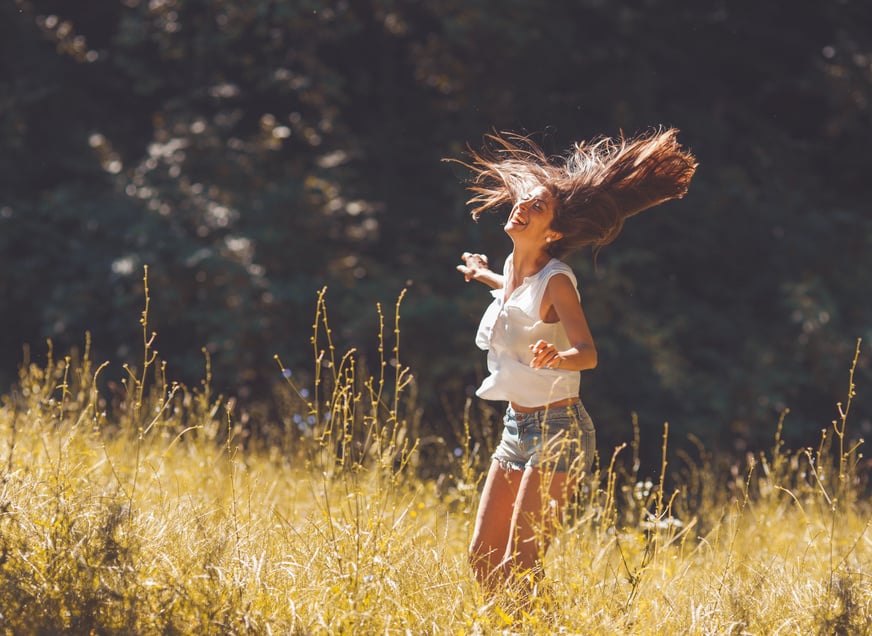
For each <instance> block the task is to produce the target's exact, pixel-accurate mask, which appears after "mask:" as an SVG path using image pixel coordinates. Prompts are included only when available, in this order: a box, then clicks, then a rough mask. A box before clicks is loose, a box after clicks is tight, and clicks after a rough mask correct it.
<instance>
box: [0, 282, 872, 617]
mask: <svg viewBox="0 0 872 636" xmlns="http://www.w3.org/2000/svg"><path fill="white" fill-rule="evenodd" d="M146 282H147V279H146ZM146 290H147V288H146ZM147 296H148V291H146V308H145V310H144V312H143V317H142V327H143V342H142V355H141V360H140V361H139V362H138V363H137V364H136V365H133V366H129V367H125V373H126V379H125V381H124V382H122V383H121V385H120V386H118V387H115V389H114V390H112V391H109V390H101V389H99V388H98V387H100V386H101V385H102V384H103V383H102V382H101V381H100V378H101V374H103V373H105V365H99V366H97V365H95V363H94V361H92V360H91V359H90V353H89V347H88V346H87V342H86V346H85V347H84V351H83V353H82V354H81V355H80V356H75V355H69V356H65V357H63V358H62V359H55V357H54V354H53V352H52V350H51V347H50V346H49V349H48V354H47V362H45V363H44V364H40V365H37V364H35V363H32V362H31V361H29V360H25V362H24V364H23V365H22V367H21V371H20V377H19V382H18V384H17V386H16V388H15V389H14V390H13V391H12V392H11V393H10V394H9V395H6V396H4V397H3V398H2V406H0V631H2V633H6V634H88V633H94V634H237V633H239V634H242V633H245V634H251V633H254V634H344V633H345V634H351V633H354V634H406V633H409V634H469V633H481V634H490V633H518V634H552V633H571V634H624V633H626V634H870V633H872V628H870V622H872V610H870V607H872V570H870V568H869V563H870V562H872V533H870V532H869V528H868V526H869V523H870V519H872V511H870V507H869V506H868V504H867V502H866V501H864V500H863V499H862V498H861V497H860V496H859V493H860V492H861V490H860V488H861V483H860V475H859V474H858V462H859V460H860V444H861V442H859V441H857V440H854V438H853V436H852V435H851V434H850V430H849V424H850V423H849V419H848V415H849V411H850V405H851V401H852V399H853V397H854V392H855V387H854V386H853V371H852V373H851V376H850V378H849V389H848V392H847V397H846V400H845V402H844V403H843V404H841V405H838V411H839V413H838V417H837V419H836V420H835V422H833V423H832V424H831V425H829V426H828V427H827V428H826V430H825V431H824V433H823V435H822V439H821V443H820V445H819V446H818V447H817V448H814V449H799V450H795V451H791V450H787V449H785V448H784V447H783V444H782V443H781V430H782V427H783V426H786V425H788V424H789V419H786V418H783V419H782V420H781V421H779V422H777V423H773V429H774V430H773V438H774V442H773V447H772V449H771V451H770V452H768V453H763V454H759V455H756V456H751V457H748V458H746V460H745V461H744V462H742V463H741V464H738V463H737V464H736V465H734V466H733V467H732V471H726V472H724V471H722V470H720V469H719V468H718V467H716V463H717V462H715V461H714V458H712V457H711V456H710V455H708V454H707V453H706V452H705V450H704V449H700V452H699V454H698V456H697V457H695V458H691V457H690V456H689V455H684V456H683V459H682V461H681V462H680V465H674V466H673V465H669V464H668V463H667V449H668V444H669V437H668V426H664V431H663V436H662V447H663V461H662V464H661V468H660V471H659V473H658V474H656V475H653V476H646V475H640V474H638V461H633V460H634V459H635V458H636V457H637V456H638V448H639V444H640V440H639V435H638V428H637V429H636V430H637V434H636V435H635V436H634V439H633V440H630V441H629V442H628V444H626V445H624V446H622V447H620V448H618V449H615V450H614V451H613V452H607V449H600V452H601V457H600V458H599V459H598V461H597V463H596V465H595V471H594V474H593V475H591V476H590V477H589V478H588V479H587V480H586V481H585V482H584V484H583V485H582V487H581V488H580V489H579V494H578V498H577V501H576V502H575V503H574V505H573V506H572V507H571V509H570V511H569V514H568V515H567V517H566V519H565V520H564V523H563V526H562V527H561V528H560V529H559V532H558V533H557V536H556V538H555V541H554V543H553V544H552V547H551V549H550V551H549V553H548V555H547V557H546V571H547V576H546V579H545V585H544V586H542V587H541V588H539V589H538V590H537V593H536V597H535V598H534V601H535V602H534V603H532V604H530V605H526V606H525V607H524V608H523V609H520V608H519V607H516V606H513V599H512V598H511V596H509V595H506V596H501V597H498V598H497V599H495V600H491V599H488V598H485V597H484V596H483V595H482V594H481V592H480V590H479V589H478V586H477V585H476V583H475V581H474V579H473V578H472V575H471V572H470V570H469V568H468V565H467V558H466V549H467V545H468V541H469V535H470V532H471V524H472V518H473V515H474V512H475V507H476V504H477V497H478V490H479V486H480V483H479V479H480V468H481V466H482V465H484V463H485V461H486V459H487V458H486V455H487V453H486V452H485V450H484V446H486V445H487V444H484V445H482V443H481V442H482V440H476V439H472V438H473V436H472V435H471V434H470V433H469V431H470V430H474V429H475V428H476V426H477V424H478V423H476V422H472V421H471V418H472V417H473V416H472V415H471V413H472V409H470V408H469V404H467V405H465V406H464V405H460V404H458V405H457V411H458V419H459V420H462V425H461V430H463V431H465V438H466V443H465V445H464V448H463V449H461V452H460V453H459V456H455V454H454V453H452V452H450V451H449V450H448V449H445V450H444V453H443V456H444V458H445V469H444V470H443V471H442V472H443V474H442V475H441V477H440V478H438V479H436V478H426V479H425V478H423V477H421V476H420V475H422V474H424V471H422V470H421V469H422V466H421V465H420V463H421V462H423V461H425V460H426V459H427V458H429V457H432V453H431V452H430V450H429V449H424V448H422V444H423V443H424V442H426V441H427V440H430V441H432V440H433V439H434V436H433V435H431V434H430V432H429V431H428V423H427V422H426V421H422V420H421V417H420V414H419V413H418V412H417V410H416V409H415V404H414V387H415V380H414V377H413V376H412V374H411V371H410V370H409V369H408V368H406V367H405V366H404V365H403V364H402V362H401V357H400V347H399V337H400V324H399V314H400V302H401V301H402V296H401V297H400V299H399V301H398V302H397V306H396V311H395V314H394V320H393V329H392V330H391V331H390V332H389V336H390V337H386V336H385V331H386V330H385V327H384V317H383V316H382V310H381V307H378V308H377V311H378V315H379V319H380V321H381V324H382V328H381V329H380V330H379V334H378V336H377V337H378V339H379V356H380V358H379V360H377V361H376V364H375V366H374V372H372V373H370V372H369V371H368V370H367V369H366V368H365V367H364V365H363V363H362V361H361V360H360V359H359V357H358V356H357V355H356V352H354V351H348V352H343V353H341V354H340V352H337V351H336V350H335V348H334V345H333V341H332V336H331V331H330V327H329V321H328V319H327V311H326V301H325V295H324V292H322V293H321V294H320V295H319V297H318V304H317V311H316V317H315V322H314V325H313V334H312V338H311V343H312V348H313V357H314V360H315V366H314V368H313V371H312V373H311V376H310V378H309V379H308V380H307V381H306V382H305V383H304V382H302V381H299V382H298V381H297V380H296V379H295V377H294V375H292V374H291V373H290V372H288V371H286V370H285V369H284V368H283V365H282V363H281V361H280V360H277V362H278V371H277V373H283V374H284V375H285V378H286V380H287V383H286V385H285V388H284V389H282V391H281V392H280V397H281V399H282V400H283V403H284V406H285V408H284V410H285V415H284V418H283V419H282V421H281V422H273V423H270V424H272V430H275V431H280V432H278V433H274V434H272V435H265V436H263V437H262V438H252V437H245V436H244V435H243V433H244V432H245V430H246V429H247V427H248V426H249V425H251V424H252V422H250V421H249V422H247V423H246V422H245V417H246V415H245V414H241V413H236V412H235V410H236V409H235V407H234V405H233V401H232V399H225V398H223V397H222V396H216V395H214V394H213V393H212V390H211V388H210V381H209V370H208V369H209V361H208V356H204V358H205V373H204V375H205V379H204V381H203V383H202V385H201V386H199V387H195V388H189V387H186V386H182V385H180V384H176V383H172V382H170V381H168V380H167V369H166V365H165V364H164V363H162V362H161V361H160V359H159V358H158V356H157V353H156V351H155V350H154V335H153V334H150V333H149V332H148V298H147ZM410 346H413V345H410ZM859 351H860V345H859V343H858V346H857V355H859ZM856 364H857V357H855V359H854V364H853V365H852V369H853V368H854V367H855V366H856ZM304 384H305V386H304ZM788 417H789V416H788ZM258 424H259V425H260V426H258V427H257V428H256V429H255V430H270V429H269V427H267V426H266V424H268V423H266V422H260V423H258ZM425 450H426V452H425ZM627 455H629V457H627ZM667 484H673V486H667ZM667 488H669V489H670V490H667Z"/></svg>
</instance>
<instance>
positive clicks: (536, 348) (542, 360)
mask: <svg viewBox="0 0 872 636" xmlns="http://www.w3.org/2000/svg"><path fill="white" fill-rule="evenodd" d="M542 306H543V307H548V310H547V312H546V316H545V317H546V318H547V320H548V321H549V322H554V321H555V320H559V321H560V322H561V323H563V328H564V329H565V330H566V335H567V337H568V338H569V342H570V343H571V345H572V346H571V347H570V348H569V349H566V350H564V351H558V350H557V347H555V346H554V345H553V344H552V343H550V342H545V341H544V340H539V341H538V342H537V343H536V344H533V345H530V349H531V350H532V351H533V360H532V361H531V362H530V366H532V367H533V368H536V369H541V368H542V367H546V368H552V369H564V370H567V371H585V370H587V369H593V368H594V367H595V366H596V364H597V353H596V347H595V346H594V342H593V336H592V335H591V333H590V327H589V326H588V324H587V318H585V316H584V310H583V309H582V307H581V302H580V301H579V299H578V292H576V290H575V285H573V283H572V281H571V280H570V279H569V277H568V276H566V275H565V274H555V275H554V276H552V277H551V278H550V279H549V281H548V285H547V287H546V288H545V295H544V297H543V298H542Z"/></svg>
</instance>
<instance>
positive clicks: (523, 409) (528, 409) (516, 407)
mask: <svg viewBox="0 0 872 636" xmlns="http://www.w3.org/2000/svg"><path fill="white" fill-rule="evenodd" d="M579 402H581V398H577V397H572V398H566V399H565V400H558V401H557V402H551V403H549V404H543V405H542V406H521V405H520V404H515V403H514V402H509V405H510V406H511V407H512V410H513V411H514V412H515V413H535V412H536V411H544V410H545V409H556V408H561V407H565V406H572V405H573V404H578V403H579Z"/></svg>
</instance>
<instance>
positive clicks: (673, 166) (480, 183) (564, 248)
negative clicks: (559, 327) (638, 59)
mask: <svg viewBox="0 0 872 636" xmlns="http://www.w3.org/2000/svg"><path fill="white" fill-rule="evenodd" d="M677 134H678V130H677V129H675V128H668V129H666V130H663V129H657V130H653V131H650V132H648V133H644V134H641V135H638V136H636V137H633V138H631V139H626V138H624V136H623V134H622V135H621V136H620V137H619V138H618V139H611V138H608V137H598V138H596V139H594V140H592V141H589V142H579V143H577V144H575V146H574V147H573V148H572V149H571V150H570V151H569V152H568V153H567V154H566V155H565V156H562V157H548V156H547V155H546V154H545V152H544V151H543V150H542V148H541V147H540V146H539V145H537V144H536V143H535V142H534V141H533V140H531V139H530V138H529V137H525V136H522V135H518V134H515V133H494V134H490V135H486V136H485V143H484V146H483V148H482V149H481V150H480V151H476V150H473V149H471V148H469V154H470V156H471V161H469V162H463V161H458V163H461V164H462V165H464V166H466V167H467V168H469V169H470V170H471V171H472V178H471V181H470V184H469V186H468V189H469V190H470V192H472V193H473V196H472V198H470V199H469V201H467V203H468V204H469V205H471V206H472V209H471V214H472V216H473V218H475V219H478V217H479V216H480V215H481V213H482V212H484V211H496V210H498V209H500V208H502V207H503V206H504V205H506V204H508V205H512V204H513V203H514V202H515V201H516V200H517V199H518V198H519V197H521V196H523V195H524V194H525V193H526V192H528V191H529V190H530V189H531V188H533V187H535V186H538V185H542V186H544V187H545V188H547V189H548V191H549V192H550V193H551V195H552V197H553V198H554V201H555V206H554V219H553V221H552V222H551V229H553V230H554V231H555V232H559V233H560V234H562V235H563V236H562V238H561V239H560V240H559V241H554V242H552V243H549V245H548V248H547V249H548V252H549V254H551V255H552V256H554V257H557V258H560V257H562V256H564V255H565V254H567V253H568V252H569V251H570V250H572V249H575V248H578V247H583V246H587V245H590V246H592V247H593V249H594V253H596V252H598V251H599V250H600V249H601V248H602V247H603V246H605V245H608V244H609V243H611V242H612V241H614V240H615V239H616V238H617V236H618V234H620V232H621V229H622V228H623V226H624V221H625V220H626V219H627V218H629V217H631V216H633V215H634V214H638V213H639V212H641V211H642V210H646V209H648V208H650V207H653V206H655V205H658V204H660V203H663V202H664V201H668V200H670V199H676V198H681V197H683V196H684V195H685V194H686V193H687V188H688V186H689V185H690V180H691V178H692V177H693V174H694V172H695V171H696V166H697V162H696V158H695V157H694V156H693V155H692V154H691V153H690V152H688V151H687V150H685V149H683V148H682V147H681V145H680V144H679V143H678V141H676V139H675V137H676V135H677ZM455 161H456V160H455Z"/></svg>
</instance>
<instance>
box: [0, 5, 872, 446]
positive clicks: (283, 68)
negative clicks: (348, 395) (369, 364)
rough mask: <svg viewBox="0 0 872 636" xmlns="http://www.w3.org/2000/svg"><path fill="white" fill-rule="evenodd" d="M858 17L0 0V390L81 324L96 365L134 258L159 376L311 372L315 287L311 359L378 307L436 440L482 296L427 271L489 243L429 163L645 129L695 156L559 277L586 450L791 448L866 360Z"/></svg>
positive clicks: (500, 241) (446, 271)
mask: <svg viewBox="0 0 872 636" xmlns="http://www.w3.org/2000/svg"><path fill="white" fill-rule="evenodd" d="M870 19H872V9H870V5H869V4H868V3H867V2H864V1H863V0H840V1H834V2H827V3H805V4H797V3H784V2H775V3H760V2H749V1H748V0H743V1H741V2H738V3H735V2H734V3H725V2H720V1H716V0H710V1H707V2H701V3H687V2H679V1H677V0H663V1H659V2H650V1H627V2H620V3H606V2H602V1H601V0H585V1H582V2H576V3H563V2H545V3H537V2H525V1H523V0H513V1H511V2H506V1H499V2H498V1H496V0H464V1H463V2H460V1H455V0H448V1H446V2H439V3H422V2H414V1H412V0H361V1H359V2H358V1H356V0H355V1H354V2H349V1H347V0H329V1H319V2H314V1H307V0H295V1H293V2H279V1H276V0H249V1H248V2H242V3H240V2H230V1H229V0H228V1H225V0H148V1H145V0H113V1H110V2H105V1H104V2H96V1H95V0H88V1H81V2H76V3H69V2H64V1H61V0H15V2H12V3H5V4H3V5H2V6H0V32H2V35H3V36H4V37H3V38H2V40H0V47H2V48H3V55H2V57H0V68H2V79H0V82H2V87H3V90H2V95H3V98H2V111H0V112H2V114H3V117H2V119H0V126H2V132H3V134H2V135H0V145H2V150H3V152H2V153H0V180H2V181H0V183H2V192H3V200H2V201H0V253H2V254H3V258H4V260H5V262H4V265H5V266H4V267H3V268H2V273H0V303H2V305H0V315H2V320H3V330H2V335H0V354H2V356H3V363H2V371H0V373H2V374H3V378H4V379H5V382H4V384H7V383H8V382H11V380H12V378H13V377H14V372H15V366H16V364H17V363H18V361H19V360H20V357H21V346H22V344H23V343H31V344H32V345H37V346H38V345H40V343H41V342H42V341H43V340H44V339H46V338H51V339H53V340H54V341H55V343H56V344H60V345H67V346H72V345H75V344H76V343H77V342H79V341H80V340H81V338H82V334H83V333H84V332H85V331H91V332H92V333H93V341H94V346H95V347H96V349H97V350H98V352H102V354H103V355H104V356H106V357H107V358H113V357H115V356H120V357H122V358H126V357H128V356H129V352H130V350H131V348H132V347H135V346H136V338H137V329H138V322H137V317H138V313H139V311H140V310H141V302H142V289H141V286H142V267H143V265H146V264H147V265H148V266H149V271H150V285H151V288H152V296H153V301H154V306H153V307H152V319H153V322H154V327H155V330H156V331H157V332H158V334H159V337H158V345H159V349H160V350H161V351H162V352H163V353H164V354H165V356H166V357H167V358H168V359H169V362H170V365H171V368H172V369H173V370H174V372H175V373H176V374H178V375H179V376H180V377H182V378H183V379H187V380H189V381H195V379H196V378H197V377H199V376H200V375H201V374H202V366H203V356H202V352H201V348H202V347H205V348H207V349H208V351H209V352H210V354H211V357H212V364H213V372H214V377H215V381H216V383H217V384H218V385H219V386H222V387H223V388H224V389H225V390H227V391H232V392H234V394H237V395H239V396H240V397H241V398H243V399H245V400H251V401H256V400H264V399H268V398H269V395H270V387H271V386H272V384H273V383H274V382H275V380H276V378H275V376H276V373H277V369H276V368H275V363H274V361H273V355H274V354H279V355H280V356H281V357H282V359H283V360H284V361H285V362H286V364H288V365H289V366H293V367H295V368H296V367H301V368H305V367H306V366H310V365H311V346H310V345H309V336H310V334H311V322H312V316H313V311H314V306H315V298H316V293H317V291H318V290H319V289H321V288H322V287H323V286H325V285H326V286H327V287H328V290H329V292H328V295H327V298H328V306H329V307H330V309H331V313H332V315H331V319H332V321H333V323H334V325H335V326H337V327H338V331H337V333H336V338H337V343H338V345H339V346H347V347H350V346H355V347H360V348H362V349H363V350H364V351H366V350H367V348H369V350H370V351H372V348H373V347H374V346H375V345H374V342H375V338H374V333H375V331H376V329H377V322H378V316H377V311H376V303H377V302H381V303H382V304H383V305H385V306H392V304H393V302H394V301H395V300H396V298H397V296H398V295H399V293H400V292H401V291H402V290H403V289H406V288H408V290H409V291H408V295H407V297H406V300H405V301H404V309H403V316H402V337H403V347H402V348H403V355H404V356H405V362H406V363H408V364H410V365H411V366H412V368H413V369H414V370H415V372H416V376H417V378H418V384H419V391H420V396H421V400H422V404H423V405H424V409H425V413H426V417H427V418H428V419H429V420H430V421H431V422H432V424H431V426H432V427H433V429H434V430H436V431H438V432H444V431H442V428H443V425H441V424H440V422H441V421H442V419H443V418H444V417H445V416H447V415H449V414H448V413H446V409H447V410H448V411H451V410H453V411H454V413H453V414H454V416H456V415H457V413H459V412H460V411H461V409H462V406H461V405H462V400H463V399H464V397H465V396H466V395H467V394H468V393H469V391H470V389H471V387H473V386H474V385H475V384H476V382H477V379H478V377H479V376H480V374H481V370H482V369H481V368H482V363H483V356H482V355H481V352H478V351H476V350H474V347H473V345H472V335H473V332H474V329H475V324H476V321H477V319H478V315H479V313H480V311H481V310H482V309H483V307H484V305H485V304H486V302H487V298H486V296H485V294H484V292H483V291H482V290H481V289H475V287H474V286H464V285H463V283H462V280H460V279H459V278H458V276H457V275H456V272H455V271H454V265H455V264H456V262H457V256H458V255H459V254H460V253H461V252H462V251H463V250H466V249H474V250H475V251H484V252H488V253H489V254H491V260H492V262H493V263H494V264H495V265H497V266H498V265H499V264H500V262H501V258H502V256H503V255H504V254H505V252H507V251H508V248H509V245H508V244H507V241H506V239H505V237H504V236H503V235H502V232H501V230H500V224H499V220H498V219H496V218H488V219H482V220H481V221H480V222H479V223H477V224H476V223H473V222H472V221H470V220H469V219H468V216H467V212H466V210H465V208H464V205H463V201H464V200H465V198H466V194H465V192H464V191H463V183H462V179H463V178H464V176H465V175H463V174H462V173H460V172H458V171H457V169H456V168H452V167H450V166H448V165H447V164H444V163H441V162H440V159H442V158H444V157H447V156H452V157H456V156H459V155H460V154H462V152H463V151H464V147H465V145H466V144H472V145H476V144H477V143H478V141H479V140H480V139H481V136H482V134H484V133H486V132H487V131H488V130H490V129H511V130H516V131H522V132H529V133H533V134H537V135H539V136H540V137H541V138H542V140H543V142H544V143H545V144H546V145H547V146H548V147H549V148H550V149H552V150H553V151H554V152H560V151H562V150H563V149H564V148H565V147H567V146H568V145H569V144H571V143H572V142H573V141H575V140H578V139H583V138H589V137H593V136H595V135H598V134H608V135H615V134H618V133H619V132H620V131H622V130H623V131H626V132H628V133H631V132H636V131H638V130H643V129H645V128H647V127H649V126H652V125H657V124H661V123H662V124H671V125H675V126H677V127H678V128H680V129H681V131H682V134H681V141H682V142H683V143H685V144H687V145H688V146H690V147H691V148H692V149H693V151H694V152H695V154H696V155H697V156H698V158H699V159H700V164H701V165H700V169H699V172H698V174H697V176H696V178H695V181H694V183H693V184H692V186H691V192H690V194H689V195H688V197H687V198H686V199H685V200H683V201H680V202H673V203H669V204H666V205H664V206H662V207H660V208H657V209H655V210H654V211H651V212H647V213H645V214H643V215H641V216H640V217H639V218H638V219H633V221H632V222H631V223H630V224H628V226H627V228H626V229H625V231H624V234H623V236H622V237H621V238H620V239H619V240H618V242H617V243H616V244H615V245H613V246H611V247H610V248H608V249H607V250H606V251H604V252H603V253H602V255H601V256H600V258H599V260H598V262H597V264H596V266H594V263H593V261H592V259H591V257H590V255H589V254H587V253H584V254H578V255H576V256H575V257H574V258H573V260H572V264H573V266H574V267H575V268H576V269H577V271H578V272H579V274H580V281H581V286H582V294H583V298H584V301H585V308H586V310H587V312H588V313H589V317H590V320H591V324H592V327H593V329H594V335H595V337H596V338H597V344H598V346H599V348H600V350H601V356H600V358H601V364H600V367H599V369H597V370H596V371H595V372H593V373H591V374H588V375H587V376H586V377H585V380H584V388H583V391H584V397H585V400H586V401H587V403H588V406H589V409H590V410H591V412H592V413H593V414H595V415H596V419H597V422H598V424H599V430H600V431H601V433H600V437H601V439H602V440H604V443H609V442H610V441H614V440H620V439H624V438H626V435H627V431H628V430H629V427H630V421H631V413H633V412H637V413H638V414H639V417H640V421H641V422H642V424H643V427H651V428H652V429H655V430H656V429H659V427H660V426H661V425H662V422H663V421H664V420H669V421H670V423H671V425H672V426H671V428H672V430H673V431H678V432H679V433H678V434H679V435H680V436H683V435H685V434H688V433H694V434H696V435H698V436H700V437H703V438H704V439H707V440H708V441H709V442H715V441H720V442H722V443H723V444H725V445H732V446H733V447H734V449H735V450H741V449H743V448H744V447H745V446H747V445H751V446H753V445H756V444H759V443H761V442H762V441H765V440H768V439H770V437H771V431H772V430H773V428H774V425H775V422H776V421H777V418H778V412H779V411H780V410H783V409H784V408H786V407H789V408H790V409H791V411H792V413H791V415H790V416H789V418H788V434H794V435H795V436H796V439H798V440H805V439H815V438H816V436H817V431H818V430H819V429H820V428H821V427H823V426H826V425H827V424H828V423H829V420H830V419H832V417H833V415H834V414H835V410H834V409H835V406H834V405H835V402H836V401H837V400H838V399H840V398H841V397H842V393H843V380H844V373H843V371H844V369H845V368H847V364H848V363H849V361H850V357H851V352H852V351H853V347H854V343H855V341H856V338H858V337H862V338H864V340H865V341H866V342H870V341H872V300H870V299H869V297H868V294H866V293H865V290H866V288H867V287H868V282H867V274H866V272H867V271H869V269H870V266H872V262H870V259H872V256H870V254H872V251H870V249H869V248H870V244H872V221H870V217H869V215H868V210H867V207H868V204H867V201H868V199H869V195H870V182H869V180H868V178H867V177H866V174H865V173H866V169H865V159H866V154H867V149H868V148H869V147H870V142H872V125H870V124H872V116H870V103H872V36H870V33H869V31H868V29H867V28H865V27H864V25H866V24H869V23H870ZM870 375H872V374H870V371H869V362H868V359H867V358H865V357H864V358H861V363H860V368H859V369H858V380H859V384H860V386H861V387H862V386H863V380H864V379H865V380H869V379H870ZM861 397H862V389H861ZM446 403H447V404H450V405H452V406H450V407H446V406H445V405H446ZM856 408H857V409H858V410H860V411H861V412H862V413H863V415H861V421H862V422H863V426H865V427H866V429H867V432H868V431H869V430H872V421H870V420H872V416H870V412H872V410H870V409H869V407H864V406H863V400H862V399H861V400H859V402H858V404H857V406H856ZM864 408H865V409H866V410H865V411H863V409H864ZM262 425H266V424H265V423H262ZM652 439H656V436H654V435H653V434H652ZM652 443H653V444H654V446H656V445H657V444H656V443H654V442H652Z"/></svg>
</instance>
